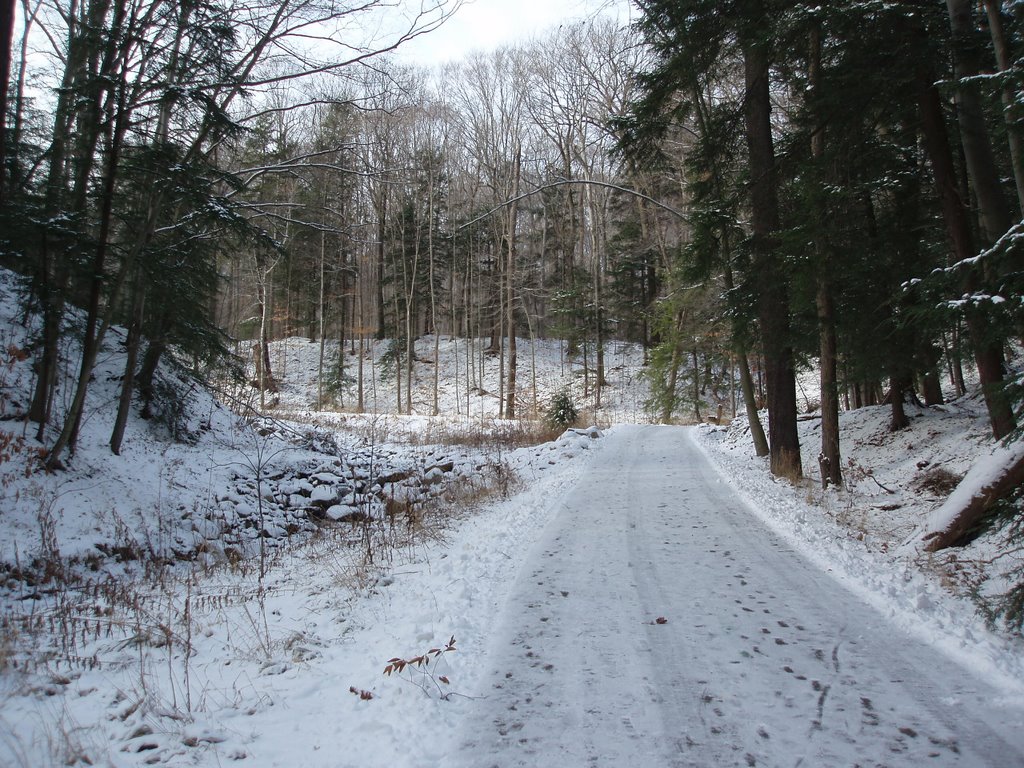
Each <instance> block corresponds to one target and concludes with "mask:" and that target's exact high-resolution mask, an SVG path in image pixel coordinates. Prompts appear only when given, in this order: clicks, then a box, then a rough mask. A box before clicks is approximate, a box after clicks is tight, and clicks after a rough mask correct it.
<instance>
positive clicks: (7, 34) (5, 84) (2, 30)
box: [0, 0, 14, 206]
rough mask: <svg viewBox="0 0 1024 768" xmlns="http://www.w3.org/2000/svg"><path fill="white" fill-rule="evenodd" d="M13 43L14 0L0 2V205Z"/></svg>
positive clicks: (3, 189) (4, 176)
mask: <svg viewBox="0 0 1024 768" xmlns="http://www.w3.org/2000/svg"><path fill="white" fill-rule="evenodd" d="M13 44H14V0H2V2H0V206H3V205H4V203H5V201H6V190H7V93H8V90H9V86H10V82H11V53H12V51H13Z"/></svg>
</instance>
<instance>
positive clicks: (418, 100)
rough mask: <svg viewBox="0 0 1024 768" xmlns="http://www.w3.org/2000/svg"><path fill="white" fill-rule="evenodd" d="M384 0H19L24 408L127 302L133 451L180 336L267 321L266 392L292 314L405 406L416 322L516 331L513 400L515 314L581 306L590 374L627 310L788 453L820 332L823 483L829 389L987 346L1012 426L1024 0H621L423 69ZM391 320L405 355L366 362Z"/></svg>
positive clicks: (56, 450)
mask: <svg viewBox="0 0 1024 768" xmlns="http://www.w3.org/2000/svg"><path fill="white" fill-rule="evenodd" d="M385 5H386V4H384V3H377V2H375V1H374V2H370V3H361V4H353V5H351V6H349V5H347V4H344V3H342V4H339V3H308V2H283V3H277V4H272V5H269V6H268V5H266V4H252V5H251V7H247V5H246V3H245V2H241V3H233V4H230V5H229V6H225V5H223V4H220V3H217V2H213V1H212V0H191V1H190V2H188V3H165V2H159V1H158V2H145V3H143V2H136V3H131V2H122V1H121V0H72V1H70V2H61V1H60V0H36V1H35V2H33V1H32V0H24V2H22V3H21V4H20V5H19V6H18V8H17V12H18V14H19V16H18V18H19V20H20V24H19V25H15V29H16V33H15V34H14V35H12V37H11V44H10V46H9V50H10V53H9V55H8V56H7V61H8V62H9V63H10V64H11V66H10V67H9V76H8V78H7V80H8V82H7V88H6V93H7V96H8V98H7V105H6V112H5V115H4V117H5V119H4V123H3V127H4V137H5V144H4V154H3V160H4V174H3V176H2V179H0V181H2V191H0V192H2V200H3V212H2V216H3V233H4V234H3V235H2V237H3V243H2V247H3V257H2V258H3V262H4V263H5V264H6V265H7V266H9V267H12V268H14V269H16V270H17V271H18V272H19V273H20V274H22V275H23V276H24V278H25V286H26V292H25V297H26V298H25V301H26V307H27V308H29V309H32V310H33V311H34V313H36V314H35V315H34V316H38V317H39V318H40V320H39V327H38V329H37V337H36V338H37V343H36V346H35V348H34V349H33V350H32V354H33V359H34V361H35V364H36V372H37V381H36V386H35V393H34V398H33V400H32V402H31V403H30V404H27V406H26V414H25V416H26V417H27V418H29V419H30V420H31V422H32V423H34V424H35V425H36V435H37V437H38V438H39V440H40V441H42V442H43V443H44V444H45V445H46V446H47V447H48V449H49V457H50V458H49V461H50V462H51V464H53V465H56V464H57V463H59V461H60V457H61V456H62V454H64V453H65V452H66V451H67V450H68V449H70V448H73V446H74V442H75V439H76V435H77V431H78V428H79V426H80V424H81V420H82V418H83V411H84V409H85V394H86V391H87V389H88V387H89V381H90V376H91V373H92V370H93V367H94V365H95V362H96V357H97V354H98V351H99V349H100V347H101V344H102V342H103V340H104V337H105V336H106V334H107V333H108V330H109V328H110V327H111V326H113V325H117V326H121V327H123V328H125V329H126V335H125V337H124V344H125V350H126V351H127V355H126V366H125V370H124V376H123V379H122V380H121V398H120V406H119V414H118V415H119V418H118V426H116V427H115V429H114V432H113V434H112V435H111V449H112V450H114V451H115V452H118V451H119V450H120V448H121V438H122V436H123V429H124V417H125V416H126V414H127V412H128V410H129V409H130V408H131V407H133V403H134V404H135V405H136V406H137V407H141V408H142V409H145V408H146V407H147V406H148V402H149V398H151V397H152V393H153V381H154V375H155V372H156V371H157V370H158V367H159V366H161V365H184V366H187V367H189V368H191V369H192V370H193V371H195V372H199V373H202V372H204V371H209V370H222V368H223V365H224V361H225V360H228V359H230V357H231V353H232V351H233V350H234V348H235V346H234V342H235V341H236V340H245V341H251V342H254V344H253V352H252V353H247V354H251V358H250V359H248V360H247V361H246V362H248V363H249V364H250V366H251V368H250V370H253V371H255V373H254V374H253V375H252V382H251V383H252V384H253V386H254V391H255V392H258V396H259V397H260V398H261V400H262V403H261V405H263V406H265V405H267V401H266V396H267V394H268V393H271V392H272V391H273V388H274V386H275V371H274V370H273V367H272V360H271V357H270V355H269V353H268V351H267V350H268V345H269V342H270V341H271V340H273V339H276V338H282V337H288V336H297V335H298V336H305V337H307V338H308V339H310V340H311V341H313V342H318V343H319V344H320V345H321V355H320V381H321V391H320V395H319V397H318V400H319V401H320V405H323V404H325V403H326V402H327V400H328V399H329V393H331V392H339V391H341V388H342V387H341V385H342V384H346V385H349V387H348V389H347V390H346V391H354V392H356V395H355V396H354V398H353V400H352V401H351V402H349V401H347V400H345V401H342V402H337V400H336V401H335V404H336V405H340V406H342V407H349V408H356V409H358V408H361V407H362V404H363V387H364V379H365V378H366V377H367V376H370V375H373V376H378V377H384V378H386V381H387V385H388V386H391V387H393V388H394V389H395V393H396V402H398V403H399V404H400V407H401V409H402V410H403V411H411V410H412V408H413V404H412V399H411V392H412V386H411V385H412V377H413V367H414V365H415V364H416V362H417V361H416V356H415V354H414V347H413V342H414V341H415V340H416V339H417V338H420V337H422V336H424V335H429V334H433V337H434V340H435V344H437V343H440V338H441V337H442V336H456V337H461V338H464V339H468V340H471V341H468V342H467V343H466V345H465V349H466V353H465V359H464V363H465V364H464V367H463V369H462V372H461V374H460V375H461V376H462V377H463V378H465V380H466V386H467V387H468V386H471V385H472V382H473V380H474V377H475V376H476V371H477V369H478V367H479V366H481V365H482V359H483V356H485V355H494V356H496V357H497V358H498V359H499V360H500V364H501V370H502V376H501V387H500V392H498V393H494V394H496V395H498V396H499V397H500V398H501V403H502V411H503V414H504V415H505V416H507V417H509V418H512V417H516V416H518V415H521V414H520V413H519V410H520V409H519V408H518V407H517V404H518V403H520V402H521V400H522V398H521V397H520V393H519V390H520V389H521V382H520V380H519V379H518V378H517V371H518V368H519V366H520V362H519V360H518V349H517V345H516V339H517V338H524V337H538V338H539V337H547V338H551V337H556V338H561V339H564V340H566V341H567V343H568V348H569V350H570V352H571V353H572V354H573V355H577V356H579V359H580V360H582V361H584V370H585V371H586V377H587V389H588V392H590V393H591V395H592V396H593V398H594V399H595V401H596V402H597V403H600V399H601V393H602V388H603V387H604V386H605V382H604V374H605V360H604V350H605V346H606V343H607V342H608V341H609V340H612V339H615V340H626V341H634V342H637V343H640V344H642V345H643V346H644V348H645V349H646V350H647V356H648V360H649V365H648V370H649V374H650V380H651V384H652V387H651V404H650V405H651V410H652V413H653V414H654V415H655V416H656V417H657V418H659V419H664V420H670V419H672V418H676V417H679V416H686V415H688V414H690V413H693V414H694V415H696V416H697V417H700V416H701V415H702V414H701V413H700V408H701V407H702V404H703V403H705V402H708V401H709V400H710V401H714V400H718V401H719V402H724V401H725V400H726V399H727V397H728V393H729V392H730V391H732V390H733V388H734V385H735V387H736V388H738V390H739V392H740V398H741V404H742V407H743V408H744V409H745V411H746V413H747V416H748V419H749V420H750V423H751V427H752V432H753V437H754V442H755V450H756V451H757V452H758V453H759V454H767V455H770V457H771V466H772V469H773V471H774V472H776V473H777V474H782V475H790V476H796V475H800V474H801V473H803V472H804V471H806V469H807V468H805V467H802V466H801V464H800V458H799V457H800V452H799V445H798V443H797V436H796V419H797V412H798V410H799V407H800V403H799V402H798V399H797V391H796V379H795V374H796V371H797V370H798V369H799V368H801V367H804V366H816V367H818V368H820V371H821V382H820V383H821V392H822V397H821V409H822V422H821V423H822V430H821V434H822V446H821V458H820V460H819V467H818V468H817V469H818V471H819V472H820V475H821V478H822V481H823V482H827V483H839V482H840V481H841V471H842V458H841V456H840V454H839V432H838V430H839V426H838V412H839V410H840V409H842V408H856V407H860V406H863V405H868V404H879V403H882V402H888V403H889V405H890V407H891V408H892V427H893V429H899V428H900V427H901V426H903V425H905V424H906V418H907V417H906V414H905V412H904V408H903V406H904V403H905V402H906V401H907V398H913V397H918V398H920V399H922V400H923V401H924V402H926V403H939V402H941V400H942V387H941V384H942V382H943V381H944V380H946V381H948V386H947V389H948V388H953V389H955V390H957V391H961V392H962V391H964V386H965V384H964V382H965V380H969V374H970V373H971V371H972V370H976V371H977V374H978V375H979V376H980V379H981V382H982V384H983V391H984V394H985V402H986V405H987V407H988V411H989V415H990V420H991V424H992V429H993V434H994V435H995V436H996V437H1004V436H1006V435H1008V434H1010V433H1012V432H1013V430H1014V429H1015V428H1016V425H1017V420H1018V418H1019V416H1018V414H1017V413H1015V410H1014V404H1015V403H1017V402H1019V389H1020V381H1019V379H1014V378H1013V377H1012V376H1010V375H1009V369H1008V368H1007V366H1006V355H1007V350H1008V349H1010V347H1009V346H1008V342H1009V341H1013V340H1016V341H1019V339H1020V335H1021V330H1022V328H1024V316H1022V315H1024V310H1022V305H1021V287H1022V282H1024V279H1022V273H1021V270H1020V264H1021V262H1022V259H1021V256H1020V253H1019V252H1018V248H1019V245H1018V240H1019V236H1020V233H1021V230H1022V225H1021V223H1020V215H1021V208H1022V206H1024V158H1022V157H1021V141H1020V137H1019V133H1020V130H1021V126H1020V124H1019V122H1020V115H1019V110H1020V104H1019V103H1018V100H1019V94H1020V91H1021V88H1020V77H1021V70H1020V66H1019V57H1020V53H1021V43H1022V41H1021V39H1020V32H1021V23H1022V21H1024V19H1022V18H1021V13H1020V10H1019V9H1018V8H1016V6H1011V5H1010V4H1006V5H1005V7H1003V6H1002V5H1000V4H999V3H995V2H991V3H989V2H986V3H985V4H984V10H985V13H979V12H978V10H979V7H978V6H977V5H976V4H971V3H966V2H961V0H949V2H948V4H947V7H945V8H944V7H941V6H940V5H936V4H933V3H915V2H905V3H892V2H885V3H883V2H860V3H842V4H824V5H820V4H806V5H804V4H800V3H797V4H794V3H791V2H788V3H781V2H772V1H771V0H757V1H751V0H743V1H742V2H741V1H739V0H737V1H735V2H725V3H723V2H704V1H697V0H639V2H638V5H639V7H640V9H641V18H640V20H639V22H638V23H637V25H636V27H635V28H633V29H621V28H618V27H616V26H615V25H614V24H612V23H611V22H609V21H607V20H604V19H603V18H601V17H598V18H595V19H592V20H589V21H584V22H579V23H575V24H566V25H564V26H562V27H560V28H558V29H557V30H554V31H552V32H550V33H549V34H547V35H544V36H542V37H540V38H538V39H535V40H532V41H528V42H523V43H521V44H518V45H516V46H513V47H506V48H501V49H498V50H496V51H493V52H488V53H477V54H473V55H471V56H469V57H468V58H467V59H465V60H463V61H458V62H454V63H451V64H447V65H445V66H444V67H443V68H441V69H438V70H425V69H420V68H416V67H408V66H403V65H401V64H399V63H398V62H397V60H396V59H393V58H389V57H388V56H387V55H386V54H387V50H385V49H387V48H390V47H391V43H387V44H384V45H376V46H372V45H370V46H362V47H360V45H359V43H358V41H357V40H356V38H357V37H358V30H359V29H360V28H374V27H373V26H372V25H373V19H374V18H375V17H374V16H373V15H372V14H373V13H375V12H377V11H382V10H385ZM387 5H390V4H387ZM833 6H836V7H833ZM455 7H456V6H455V4H454V3H452V2H449V3H447V4H445V3H441V4H440V7H438V8H434V9H427V12H426V13H423V14H417V15H414V16H413V17H411V19H410V20H409V22H408V24H407V25H406V26H405V27H403V28H402V29H401V30H399V32H398V33H397V34H396V37H395V41H397V40H398V39H400V38H401V37H403V36H409V35H413V34H417V33H418V32H419V31H423V30H429V29H430V28H431V26H433V25H435V24H436V23H437V22H438V21H439V20H440V19H441V18H442V17H443V14H444V13H446V12H449V11H452V10H455ZM417 8H419V5H417ZM26 33H27V35H28V37H27V41H26V39H25V38H24V35H25V34H26ZM19 35H22V37H19ZM313 38H317V39H313ZM339 41H341V42H340V43H339ZM40 48H45V49H47V53H46V56H45V59H41V58H40V54H37V53H33V51H36V50H38V49H40ZM5 71H7V70H5ZM70 307H77V308H78V309H79V310H80V313H79V314H78V315H77V316H76V319H75V320H74V321H73V322H72V321H70V320H69V319H68V318H69V315H68V314H67V310H68V309H69V308H70ZM28 316H29V313H26V317H28ZM68 339H73V340H74V343H75V345H77V347H78V348H80V349H81V351H82V355H81V364H80V366H79V367H78V369H77V370H76V371H75V372H74V375H73V377H71V378H72V379H73V383H71V384H65V385H64V386H66V387H67V390H68V391H67V394H66V395H63V396H62V397H61V398H60V400H59V403H58V402H57V397H56V393H57V391H58V379H59V377H61V376H64V377H67V372H65V371H63V370H62V368H61V364H60V360H59V356H60V354H61V353H62V349H63V348H64V347H63V345H64V344H65V343H66V341H67V340H68ZM384 339H386V340H388V343H389V347H388V350H389V351H388V355H387V361H386V368H387V370H381V371H369V372H368V371H366V370H365V366H366V365H373V364H374V363H373V361H372V360H370V361H369V362H367V356H366V352H367V349H368V345H369V344H370V342H371V341H374V340H384ZM328 342H331V343H328ZM436 357H437V356H436V354H435V358H436ZM965 368H966V369H967V371H966V372H965ZM435 375H441V374H440V373H438V372H437V371H436V366H435ZM434 407H435V409H436V398H435V406H434ZM764 407H766V408H767V413H768V427H769V429H768V434H767V436H766V435H765V433H764V431H763V430H762V429H761V424H760V421H759V418H758V412H759V410H760V409H761V408H764Z"/></svg>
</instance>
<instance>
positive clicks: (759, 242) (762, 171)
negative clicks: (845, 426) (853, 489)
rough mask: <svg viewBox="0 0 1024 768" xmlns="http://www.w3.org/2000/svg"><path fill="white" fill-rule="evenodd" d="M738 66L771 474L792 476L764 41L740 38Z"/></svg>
mask: <svg viewBox="0 0 1024 768" xmlns="http://www.w3.org/2000/svg"><path fill="white" fill-rule="evenodd" d="M743 64H744V77H745V88H746V92H745V96H746V98H745V99H744V118H745V123H746V139H747V149H748V151H749V155H750V203H751V224H752V227H751V229H752V248H753V259H752V264H751V273H752V274H754V275H757V279H758V281H759V294H758V298H757V314H758V319H759V321H760V324H761V337H762V340H763V345H764V363H765V365H764V368H765V379H766V382H765V383H766V388H767V402H768V427H769V455H770V464H771V472H772V474H774V475H777V476H785V477H793V478H796V477H800V476H801V475H802V474H803V471H802V468H801V461H800V441H799V437H798V435H797V428H796V424H797V406H796V375H795V372H794V370H793V350H792V346H791V342H790V338H789V335H790V333H789V291H788V287H787V280H786V276H785V273H784V268H783V265H782V264H781V263H780V260H779V258H778V257H777V254H776V241H775V238H776V232H777V230H778V229H779V204H778V197H777V189H776V179H775V149H774V145H773V141H772V128H771V98H770V93H769V74H768V54H767V50H766V48H765V43H764V42H763V41H760V40H758V41H753V42H752V41H750V40H746V41H744V44H743Z"/></svg>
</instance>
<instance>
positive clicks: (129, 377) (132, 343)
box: [110, 266, 146, 456]
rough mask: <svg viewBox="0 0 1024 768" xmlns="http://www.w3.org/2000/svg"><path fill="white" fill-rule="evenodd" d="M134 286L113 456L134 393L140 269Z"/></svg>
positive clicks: (142, 301)
mask: <svg viewBox="0 0 1024 768" xmlns="http://www.w3.org/2000/svg"><path fill="white" fill-rule="evenodd" d="M134 282H135V284H134V286H133V288H132V311H131V317H130V319H129V323H128V339H127V343H126V349H125V351H126V353H127V354H126V355H125V364H124V377H123V378H122V379H121V395H120V397H119V398H118V403H117V416H116V417H115V418H114V428H113V430H111V434H110V450H111V451H112V452H113V453H114V455H115V456H120V455H121V443H122V441H123V440H124V430H125V427H126V426H127V425H128V414H129V413H130V411H131V406H132V396H133V394H134V392H135V364H136V362H137V361H138V358H139V345H140V343H141V341H142V321H143V318H144V316H145V306H146V291H145V272H144V270H143V269H142V268H141V267H138V266H137V267H136V268H135V281H134Z"/></svg>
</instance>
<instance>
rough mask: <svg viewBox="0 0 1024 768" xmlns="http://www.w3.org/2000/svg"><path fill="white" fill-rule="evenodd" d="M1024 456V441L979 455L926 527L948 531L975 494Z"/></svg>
mask: <svg viewBox="0 0 1024 768" xmlns="http://www.w3.org/2000/svg"><path fill="white" fill-rule="evenodd" d="M1022 457H1024V441H1021V440H1018V441H1017V442H1015V443H1010V444H1009V445H1004V444H1002V443H999V444H997V445H995V446H993V447H992V449H991V450H990V451H989V452H987V453H985V454H983V455H982V456H980V457H978V459H977V461H975V462H974V464H973V465H972V466H971V469H970V471H968V473H967V475H966V476H965V477H964V479H963V480H962V481H961V482H960V484H959V485H957V487H956V488H955V489H954V490H953V492H952V493H951V494H950V495H949V496H948V497H947V498H946V501H945V502H943V504H942V506H940V507H938V508H937V509H935V510H934V511H933V512H932V513H931V514H930V515H929V516H928V520H927V522H926V523H925V525H924V530H925V531H928V532H931V531H945V530H947V529H948V528H949V526H950V525H952V523H953V521H954V519H955V518H956V515H957V513H958V512H959V511H960V510H962V509H963V508H964V507H965V506H966V505H967V503H968V502H969V501H970V500H971V499H973V498H974V497H975V496H978V495H980V494H981V493H983V491H984V490H985V489H986V488H989V487H990V486H993V485H994V484H995V483H996V482H997V481H998V480H999V478H1000V477H1001V475H1002V472H1003V471H1005V470H1006V468H1007V467H1009V466H1012V465H1013V464H1016V463H1017V462H1019V461H1020V460H1021V458H1022ZM920 543H921V542H916V541H910V542H908V543H907V544H908V546H913V545H915V544H916V545H919V544H920Z"/></svg>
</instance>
